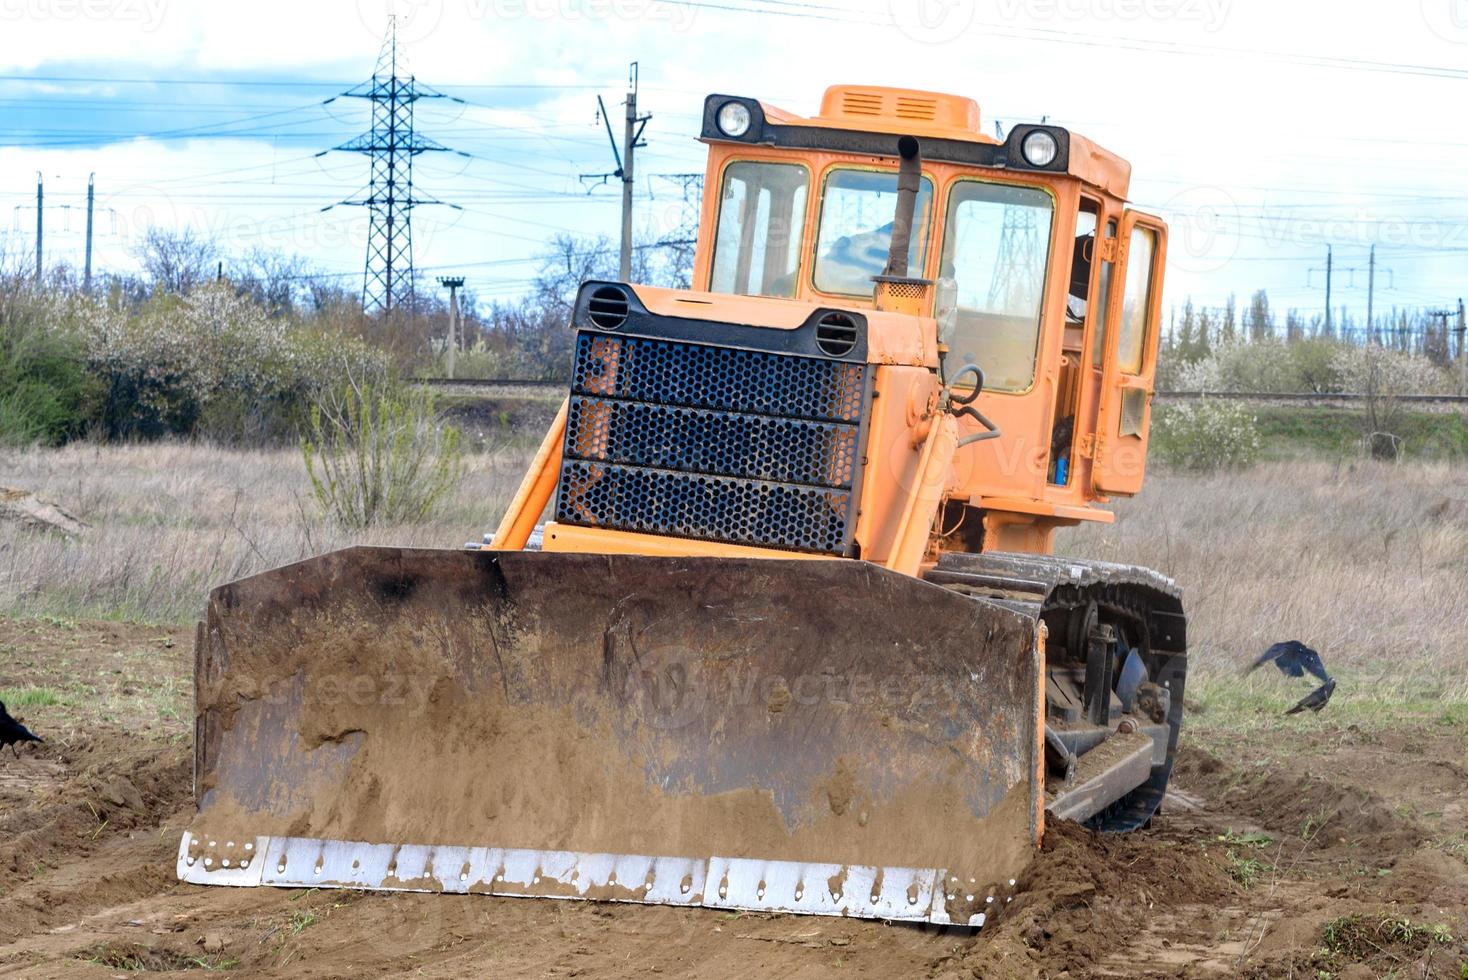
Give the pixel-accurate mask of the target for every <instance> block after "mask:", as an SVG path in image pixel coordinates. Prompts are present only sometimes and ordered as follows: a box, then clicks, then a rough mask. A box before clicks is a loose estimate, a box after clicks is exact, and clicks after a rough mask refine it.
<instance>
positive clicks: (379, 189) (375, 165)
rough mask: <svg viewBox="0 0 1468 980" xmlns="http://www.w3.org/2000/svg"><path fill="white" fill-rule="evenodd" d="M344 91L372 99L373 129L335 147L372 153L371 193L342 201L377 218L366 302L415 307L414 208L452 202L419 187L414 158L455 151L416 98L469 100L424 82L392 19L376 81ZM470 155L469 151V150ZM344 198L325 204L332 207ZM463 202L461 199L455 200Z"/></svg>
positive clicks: (376, 306) (381, 307)
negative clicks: (404, 55) (408, 64)
mask: <svg viewBox="0 0 1468 980" xmlns="http://www.w3.org/2000/svg"><path fill="white" fill-rule="evenodd" d="M337 98H352V99H366V100H368V101H369V102H371V103H372V129H371V130H370V131H369V132H366V133H363V134H362V135H361V136H358V137H356V138H355V139H350V140H348V141H347V142H345V143H342V144H341V145H340V146H335V147H332V150H323V151H322V153H319V154H317V156H321V155H322V154H324V153H329V152H332V151H333V150H343V151H346V152H349V153H363V154H366V155H367V156H368V157H370V158H371V160H372V175H371V177H370V179H369V181H368V184H367V190H366V193H365V194H363V195H362V196H361V197H358V198H349V199H347V200H345V201H340V202H338V203H339V204H343V205H351V206H355V207H365V208H367V209H369V210H370V211H371V214H372V222H371V226H370V228H369V229H368V232H367V261H366V266H365V269H364V271H363V274H362V308H363V310H365V311H367V312H369V313H371V312H376V311H382V312H389V311H391V310H394V309H397V308H398V307H400V306H408V307H411V306H412V301H413V295H414V285H415V283H414V278H413V223H412V213H413V209H414V208H416V207H419V206H421V205H425V204H444V203H445V202H443V201H439V200H435V199H434V198H431V197H425V196H420V195H417V194H415V193H414V190H413V158H414V157H416V156H418V155H419V154H420V153H444V152H452V151H450V150H449V148H448V147H446V146H444V145H442V144H441V143H438V142H435V141H434V140H431V139H429V138H428V137H426V136H423V135H421V134H419V133H418V132H416V131H415V130H414V128H413V105H414V103H416V102H417V101H418V100H419V99H445V98H446V99H449V100H450V101H453V102H462V101H463V100H462V99H455V98H453V97H452V96H446V95H444V94H443V93H442V92H437V91H435V90H433V89H432V88H429V87H428V86H427V85H422V84H420V83H419V82H418V80H417V79H416V78H414V77H413V76H412V75H411V74H408V73H407V72H406V71H405V68H404V66H403V63H402V62H401V61H400V52H399V50H398V30H397V19H396V18H395V17H389V18H388V25H387V36H386V38H384V40H383V42H382V52H381V53H380V54H379V55H378V56H377V67H376V69H374V70H373V72H372V80H371V81H369V82H365V83H363V84H361V85H358V86H357V87H355V88H352V89H348V90H347V91H345V92H343V93H342V94H341V95H340V96H334V97H333V98H331V99H327V100H326V101H327V102H328V103H329V102H333V101H335V99H337ZM461 155H467V154H461ZM336 206H337V205H335V204H333V205H331V206H330V207H327V208H322V210H323V211H327V210H330V209H331V208H332V207H336ZM447 206H448V207H455V208H456V207H457V205H452V204H450V205H447Z"/></svg>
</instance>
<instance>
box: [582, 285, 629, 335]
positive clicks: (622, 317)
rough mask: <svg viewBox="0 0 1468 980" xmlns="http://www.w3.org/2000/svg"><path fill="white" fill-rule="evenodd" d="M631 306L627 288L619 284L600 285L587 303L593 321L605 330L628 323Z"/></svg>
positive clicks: (587, 310)
mask: <svg viewBox="0 0 1468 980" xmlns="http://www.w3.org/2000/svg"><path fill="white" fill-rule="evenodd" d="M630 308H631V302H630V300H628V298H627V292H626V290H624V289H620V288H618V287H617V286H598V287H597V289H596V291H595V292H593V293H592V294H591V300H590V301H589V302H588V303H587V304H586V312H587V314H588V315H589V316H590V317H591V322H592V323H594V324H596V325H597V326H598V327H601V328H602V329H603V330H616V329H617V328H618V327H620V326H621V325H622V324H624V323H626V322H627V313H628V311H629V309H630Z"/></svg>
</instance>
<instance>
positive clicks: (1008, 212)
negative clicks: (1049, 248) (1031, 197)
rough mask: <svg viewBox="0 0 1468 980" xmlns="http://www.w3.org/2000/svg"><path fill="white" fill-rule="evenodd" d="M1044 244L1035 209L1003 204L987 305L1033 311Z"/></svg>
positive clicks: (1039, 281)
mask: <svg viewBox="0 0 1468 980" xmlns="http://www.w3.org/2000/svg"><path fill="white" fill-rule="evenodd" d="M1043 260H1044V246H1043V244H1042V243H1041V241H1040V230H1039V228H1037V227H1036V225H1035V209H1034V208H1031V207H1025V206H1023V205H1012V204H1011V205H1005V207H1004V224H1003V226H1001V228H1000V230H999V256H998V260H997V262H996V264H995V269H994V279H993V281H992V282H990V284H989V309H990V310H991V311H1004V312H1008V313H1022V312H1027V311H1032V310H1034V309H1035V308H1036V307H1037V305H1038V304H1037V300H1038V299H1039V296H1038V294H1039V289H1040V284H1041V283H1043V282H1044V281H1045V278H1044V275H1043V273H1042V272H1041V263H1042V262H1043Z"/></svg>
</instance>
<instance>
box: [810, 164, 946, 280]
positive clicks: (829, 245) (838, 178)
mask: <svg viewBox="0 0 1468 980" xmlns="http://www.w3.org/2000/svg"><path fill="white" fill-rule="evenodd" d="M896 208H897V172H896V171H893V170H859V169H856V168H845V167H842V168H836V169H834V170H832V171H831V172H830V173H829V174H827V176H826V188H825V191H824V193H823V194H822V195H821V224H820V233H819V235H818V236H817V238H816V263H815V276H814V280H815V287H816V288H817V289H819V290H820V291H821V292H823V293H835V294H837V295H841V296H871V295H872V293H873V291H874V284H873V283H872V276H878V275H881V274H882V270H883V269H885V268H886V267H887V253H888V251H889V249H890V248H891V244H892V217H893V214H894V213H895V211H896ZM932 211H933V182H932V181H931V180H929V179H928V178H927V177H924V178H923V179H922V183H921V184H920V185H919V186H918V196H917V207H916V208H915V209H914V212H913V220H912V244H911V245H910V246H909V248H908V251H907V267H908V269H909V270H912V271H913V274H914V275H916V274H919V272H920V270H921V269H922V268H923V264H924V262H926V261H927V257H928V245H927V242H928V226H929V224H930V223H931V221H932Z"/></svg>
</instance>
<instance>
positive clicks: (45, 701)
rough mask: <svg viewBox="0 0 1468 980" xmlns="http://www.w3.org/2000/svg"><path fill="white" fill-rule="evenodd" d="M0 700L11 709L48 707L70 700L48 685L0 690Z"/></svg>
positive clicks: (66, 702)
mask: <svg viewBox="0 0 1468 980" xmlns="http://www.w3.org/2000/svg"><path fill="white" fill-rule="evenodd" d="M0 701H3V702H5V706H6V707H7V708H9V709H11V710H12V711H13V710H14V709H16V708H50V707H53V706H56V705H67V704H70V703H71V700H70V699H69V698H67V697H65V696H64V695H62V694H61V693H60V692H59V691H54V690H52V689H51V688H49V687H22V688H17V689H16V690H13V691H0Z"/></svg>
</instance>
